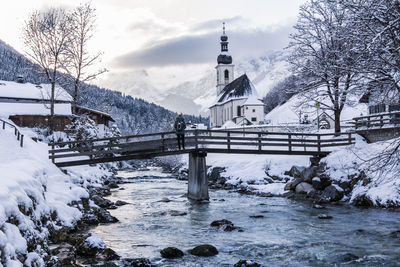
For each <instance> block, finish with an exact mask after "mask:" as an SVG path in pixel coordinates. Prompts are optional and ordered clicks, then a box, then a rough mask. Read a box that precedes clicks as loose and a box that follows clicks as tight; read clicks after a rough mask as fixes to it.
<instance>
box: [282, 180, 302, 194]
mask: <svg viewBox="0 0 400 267" xmlns="http://www.w3.org/2000/svg"><path fill="white" fill-rule="evenodd" d="M301 182H302V179H301V178H294V179H293V180H291V181H289V182H287V184H286V185H285V190H286V191H287V190H293V191H294V190H296V186H297V185H298V184H299V183H301Z"/></svg>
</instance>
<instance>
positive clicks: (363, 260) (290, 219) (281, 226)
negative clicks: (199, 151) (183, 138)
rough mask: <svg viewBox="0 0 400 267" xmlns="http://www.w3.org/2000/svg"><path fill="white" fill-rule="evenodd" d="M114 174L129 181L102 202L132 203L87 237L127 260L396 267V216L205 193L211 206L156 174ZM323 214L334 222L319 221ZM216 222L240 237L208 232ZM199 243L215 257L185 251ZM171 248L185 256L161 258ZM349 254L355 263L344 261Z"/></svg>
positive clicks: (399, 259) (399, 218)
mask: <svg viewBox="0 0 400 267" xmlns="http://www.w3.org/2000/svg"><path fill="white" fill-rule="evenodd" d="M118 176H120V177H124V178H125V179H126V180H127V181H129V182H130V183H126V184H121V185H120V187H121V188H123V190H121V188H119V189H115V190H114V191H113V193H112V195H111V196H110V197H109V198H108V199H110V200H112V201H117V200H123V201H126V202H129V203H130V204H128V205H124V206H121V207H119V208H118V209H116V210H111V211H110V212H111V214H112V215H113V216H115V217H117V218H118V219H119V220H120V222H119V223H114V224H108V225H100V226H98V227H96V228H94V229H92V230H91V232H94V233H96V234H97V235H98V236H99V237H100V238H101V239H103V241H104V242H105V243H106V245H107V246H108V247H110V248H111V249H113V250H115V251H116V252H117V253H118V254H119V255H121V256H122V257H125V258H139V257H145V258H148V259H150V260H151V262H152V263H153V264H156V265H158V266H233V264H235V263H236V262H238V261H239V260H240V259H246V260H253V261H255V262H258V263H260V264H263V265H264V266H335V265H336V266H341V265H343V266H383V265H385V266H400V232H395V231H399V230H400V212H399V211H388V210H384V209H360V208H356V207H352V206H349V205H326V206H325V209H315V208H313V207H312V206H313V205H312V203H311V202H307V201H295V200H290V199H286V198H281V197H269V198H264V197H258V196H254V195H243V194H239V193H236V192H232V191H227V190H210V201H209V202H207V203H195V202H191V201H189V200H188V199H187V198H186V196H185V193H186V191H187V182H186V181H179V180H176V179H174V178H173V177H171V175H170V174H166V173H162V172H161V169H160V168H156V167H152V168H150V169H149V170H146V171H122V172H119V174H118ZM166 198H168V200H170V201H169V202H167V201H168V200H167V199H166ZM321 213H324V214H327V215H330V216H332V219H328V220H326V219H325V220H322V219H319V218H318V215H319V214H321ZM177 215H178V216H177ZM257 215H258V216H257ZM251 216H256V217H258V218H254V217H251ZM220 219H228V220H230V221H232V222H233V223H234V224H235V226H238V227H241V228H242V229H243V230H244V231H243V232H239V231H236V230H235V231H232V232H224V231H222V230H220V229H217V228H214V227H211V226H210V223H211V222H212V221H214V220H220ZM204 243H208V244H212V245H214V246H215V247H216V248H217V249H218V250H219V254H218V255H216V256H213V257H208V258H203V257H197V256H193V255H191V254H189V253H188V250H189V249H191V248H193V247H195V246H197V245H199V244H204ZM169 246H173V247H177V248H179V249H181V250H182V251H184V253H185V255H184V257H183V258H180V259H172V260H171V259H163V258H161V255H160V250H161V249H163V248H165V247H169ZM348 253H351V254H352V255H350V254H348ZM354 255H356V256H358V257H359V259H354V260H351V261H350V258H351V257H353V256H354Z"/></svg>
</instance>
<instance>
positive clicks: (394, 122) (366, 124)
mask: <svg viewBox="0 0 400 267" xmlns="http://www.w3.org/2000/svg"><path fill="white" fill-rule="evenodd" d="M353 120H354V127H355V129H356V130H357V129H360V128H372V127H380V128H382V127H385V126H389V127H400V111H393V112H386V113H377V114H371V115H368V116H361V117H356V118H353Z"/></svg>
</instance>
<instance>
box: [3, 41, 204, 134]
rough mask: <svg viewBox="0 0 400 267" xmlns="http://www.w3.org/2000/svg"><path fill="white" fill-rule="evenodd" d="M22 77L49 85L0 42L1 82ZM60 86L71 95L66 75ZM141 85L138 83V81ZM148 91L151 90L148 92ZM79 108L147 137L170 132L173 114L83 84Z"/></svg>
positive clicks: (35, 66) (33, 69) (35, 70)
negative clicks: (103, 115) (94, 111)
mask: <svg viewBox="0 0 400 267" xmlns="http://www.w3.org/2000/svg"><path fill="white" fill-rule="evenodd" d="M20 74H22V75H24V77H25V81H27V82H31V83H48V82H47V80H46V78H45V77H44V75H43V73H42V72H41V70H40V68H39V67H38V66H37V65H34V64H33V63H31V62H30V61H29V60H28V59H27V58H26V57H24V56H23V55H21V54H20V53H18V52H17V51H15V50H14V49H13V48H12V47H10V46H9V45H7V44H6V43H4V42H3V41H1V40H0V80H6V81H16V79H17V76H18V75H20ZM59 83H60V85H61V86H63V87H64V88H65V89H66V90H67V91H69V92H70V93H71V92H72V89H73V88H72V83H71V79H70V77H69V76H68V75H65V74H62V75H61V78H60V82H59ZM138 84H139V85H140V81H139V80H138ZM148 91H151V90H148ZM78 104H79V105H82V106H85V107H88V108H92V109H97V110H100V111H103V112H107V113H109V114H110V115H111V116H112V117H113V118H114V119H115V120H116V123H117V125H118V127H119V128H120V129H121V131H122V132H123V133H127V134H128V133H129V134H135V133H147V132H154V131H162V130H168V129H171V127H172V123H173V121H174V119H175V117H176V115H177V114H176V113H175V112H172V111H170V110H167V109H166V108H163V107H161V106H159V105H156V104H153V103H149V102H147V101H145V100H143V99H140V98H133V97H131V96H127V95H125V94H122V93H121V92H117V91H112V90H109V89H104V88H100V87H98V86H95V85H89V84H83V85H82V91H81V97H80V98H79V99H78ZM185 118H186V120H188V121H192V122H202V123H206V124H207V120H206V119H205V118H202V117H195V116H189V115H187V116H185Z"/></svg>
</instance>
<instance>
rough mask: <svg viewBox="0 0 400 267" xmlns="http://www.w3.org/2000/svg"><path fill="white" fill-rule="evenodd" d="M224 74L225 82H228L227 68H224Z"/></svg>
mask: <svg viewBox="0 0 400 267" xmlns="http://www.w3.org/2000/svg"><path fill="white" fill-rule="evenodd" d="M224 76H225V84H227V83H229V70H225V72H224Z"/></svg>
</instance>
